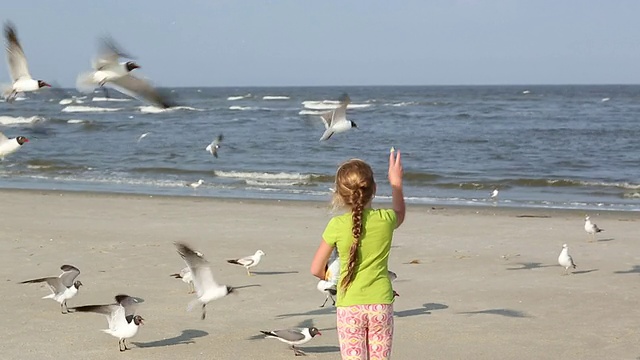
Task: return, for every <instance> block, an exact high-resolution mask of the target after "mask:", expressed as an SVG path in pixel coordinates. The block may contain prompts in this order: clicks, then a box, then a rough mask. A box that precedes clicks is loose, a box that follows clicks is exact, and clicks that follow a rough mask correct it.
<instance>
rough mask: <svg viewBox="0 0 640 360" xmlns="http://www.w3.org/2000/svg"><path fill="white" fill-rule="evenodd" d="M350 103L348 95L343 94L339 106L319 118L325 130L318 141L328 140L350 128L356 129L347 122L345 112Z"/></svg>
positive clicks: (349, 121)
mask: <svg viewBox="0 0 640 360" xmlns="http://www.w3.org/2000/svg"><path fill="white" fill-rule="evenodd" d="M350 102H351V99H350V98H349V95H347V94H343V95H342V96H341V97H340V106H338V107H337V108H336V109H334V110H332V111H329V112H327V113H324V114H322V115H321V116H320V118H321V119H322V121H323V122H324V127H325V129H326V130H325V132H324V134H322V137H321V138H320V141H324V140H329V138H330V137H331V136H332V135H333V134H337V133H341V132H345V131H347V130H349V129H351V128H357V127H358V126H357V125H356V123H354V122H353V121H351V120H347V114H346V111H347V106H348V105H349V103H350Z"/></svg>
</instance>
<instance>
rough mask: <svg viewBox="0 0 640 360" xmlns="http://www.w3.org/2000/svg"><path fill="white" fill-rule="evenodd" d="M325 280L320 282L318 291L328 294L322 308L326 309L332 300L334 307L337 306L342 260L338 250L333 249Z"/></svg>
mask: <svg viewBox="0 0 640 360" xmlns="http://www.w3.org/2000/svg"><path fill="white" fill-rule="evenodd" d="M324 274H325V275H324V279H323V280H320V281H318V285H317V289H318V290H319V291H320V292H322V293H324V294H326V297H325V299H324V302H323V303H322V305H320V307H324V306H325V305H326V304H327V301H329V298H331V301H332V302H333V305H334V306H335V305H336V299H335V296H336V294H337V293H338V281H340V258H339V257H338V250H337V249H333V251H332V252H331V255H330V256H329V260H328V261H327V266H326V269H325V273H324Z"/></svg>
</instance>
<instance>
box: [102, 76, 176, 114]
mask: <svg viewBox="0 0 640 360" xmlns="http://www.w3.org/2000/svg"><path fill="white" fill-rule="evenodd" d="M107 84H108V85H110V86H112V87H113V88H115V89H116V90H118V91H120V92H122V93H124V94H127V95H129V96H131V97H134V98H136V99H139V100H142V101H146V102H148V103H150V104H152V105H154V106H157V107H159V108H162V109H166V108H169V107H171V106H173V104H171V102H170V101H169V99H167V98H166V97H165V96H162V95H161V94H160V93H159V92H158V90H156V89H155V88H154V87H153V86H151V84H149V82H147V81H146V80H142V79H139V78H137V77H135V76H133V75H131V74H128V75H126V76H122V77H120V78H118V79H115V80H112V81H109V82H108V83H107Z"/></svg>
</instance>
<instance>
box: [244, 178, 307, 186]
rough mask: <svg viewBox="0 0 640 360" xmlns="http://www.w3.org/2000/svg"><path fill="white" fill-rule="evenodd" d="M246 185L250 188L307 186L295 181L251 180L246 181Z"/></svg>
mask: <svg viewBox="0 0 640 360" xmlns="http://www.w3.org/2000/svg"><path fill="white" fill-rule="evenodd" d="M244 182H245V184H247V185H249V186H296V185H307V183H305V182H300V181H294V180H272V181H267V180H249V179H246V180H245V181H244Z"/></svg>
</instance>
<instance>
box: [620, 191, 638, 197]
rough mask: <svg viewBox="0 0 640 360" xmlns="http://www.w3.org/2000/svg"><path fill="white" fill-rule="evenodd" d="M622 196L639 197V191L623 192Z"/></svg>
mask: <svg viewBox="0 0 640 360" xmlns="http://www.w3.org/2000/svg"><path fill="white" fill-rule="evenodd" d="M622 197H623V198H625V199H640V192H638V191H634V192H628V193H624V194H622Z"/></svg>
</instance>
